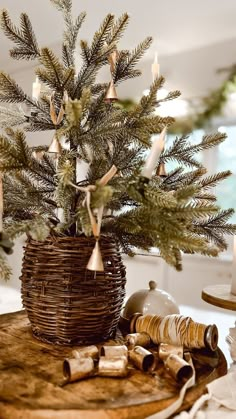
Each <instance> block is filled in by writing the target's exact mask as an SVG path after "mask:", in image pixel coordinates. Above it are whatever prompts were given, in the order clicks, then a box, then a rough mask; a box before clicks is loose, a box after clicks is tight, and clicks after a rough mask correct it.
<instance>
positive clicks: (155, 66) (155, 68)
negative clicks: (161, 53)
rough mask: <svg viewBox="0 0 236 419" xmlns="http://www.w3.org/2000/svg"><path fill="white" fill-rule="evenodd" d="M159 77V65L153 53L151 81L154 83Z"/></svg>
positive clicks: (156, 55)
mask: <svg viewBox="0 0 236 419" xmlns="http://www.w3.org/2000/svg"><path fill="white" fill-rule="evenodd" d="M159 76H160V64H159V63H158V54H157V52H155V56H154V62H153V64H152V79H153V81H155V80H156V79H157V78H158V77H159Z"/></svg>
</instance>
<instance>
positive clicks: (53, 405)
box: [0, 311, 227, 419]
mask: <svg viewBox="0 0 236 419" xmlns="http://www.w3.org/2000/svg"><path fill="white" fill-rule="evenodd" d="M0 342H1V344H0V418H1V419H13V418H14V419H31V418H32V419H43V418H48V419H54V418H55V419H59V418H60V419H95V418H96V419H100V418H101V419H107V418H112V419H115V418H117V419H123V418H129V419H132V418H133V419H134V418H136V419H138V418H139V419H141V418H145V417H147V416H149V415H152V414H154V413H156V412H158V411H161V410H163V409H164V408H166V407H167V406H169V405H170V404H171V403H173V402H174V401H175V400H176V398H177V397H178V393H179V390H180V387H179V385H178V384H177V383H175V382H174V380H173V379H172V378H170V377H169V375H168V374H167V373H166V371H165V370H164V368H163V366H161V365H160V366H159V367H158V370H157V372H156V373H154V374H146V373H145V374H144V373H142V372H140V371H138V370H136V369H131V371H130V375H129V377H128V378H127V379H113V378H103V377H95V378H91V379H89V380H85V381H80V382H76V383H73V384H68V385H66V386H64V387H62V386H61V383H62V380H63V376H62V362H63V360H64V358H65V357H68V356H70V354H71V351H72V348H71V347H70V348H68V347H66V348H65V347H60V346H50V345H48V344H44V343H42V342H40V341H37V340H36V339H35V338H33V337H32V335H31V331H30V326H29V322H28V319H27V317H26V314H25V312H23V311H21V312H17V313H11V314H4V315H2V316H0ZM195 366H196V374H197V384H196V386H194V387H193V388H192V389H190V390H189V391H188V392H187V395H186V397H185V401H184V403H183V405H182V408H181V410H185V409H187V408H189V407H190V406H191V405H192V404H193V403H194V401H195V400H196V399H197V398H198V397H200V395H201V394H202V393H203V392H204V391H205V385H206V384H207V383H209V382H210V381H212V380H214V379H215V378H218V377H220V376H222V375H224V374H226V372H227V365H226V361H225V358H224V355H223V354H222V352H221V351H220V350H219V361H218V365H217V366H216V367H210V366H209V365H208V366H207V365H205V366H200V365H197V364H196V365H195Z"/></svg>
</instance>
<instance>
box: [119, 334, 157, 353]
mask: <svg viewBox="0 0 236 419" xmlns="http://www.w3.org/2000/svg"><path fill="white" fill-rule="evenodd" d="M125 343H126V345H127V346H128V348H129V349H133V348H134V347H135V346H137V345H138V346H142V347H143V348H148V347H149V346H150V345H151V338H150V336H149V335H148V334H147V333H145V332H142V333H130V334H128V335H127V336H126V337H125Z"/></svg>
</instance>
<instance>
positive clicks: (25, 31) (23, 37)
mask: <svg viewBox="0 0 236 419" xmlns="http://www.w3.org/2000/svg"><path fill="white" fill-rule="evenodd" d="M0 22H1V28H2V29H3V31H4V33H5V35H6V36H7V37H8V38H9V39H10V40H11V41H13V42H15V43H16V44H17V45H18V47H15V48H13V49H12V50H10V55H11V57H12V58H15V59H22V58H23V59H26V60H30V59H31V60H32V59H35V58H38V57H40V52H39V48H38V44H37V40H36V37H35V34H34V32H33V29H32V25H31V22H30V19H29V17H28V16H27V14H26V13H22V14H21V16H20V29H18V28H17V27H16V26H15V25H14V24H13V23H12V21H11V19H10V16H9V14H8V11H7V10H5V9H4V10H2V12H1V17H0Z"/></svg>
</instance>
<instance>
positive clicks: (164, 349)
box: [158, 343, 184, 361]
mask: <svg viewBox="0 0 236 419" xmlns="http://www.w3.org/2000/svg"><path fill="white" fill-rule="evenodd" d="M172 354H175V355H178V356H179V357H180V358H183V357H184V348H183V346H174V345H170V344H168V343H160V345H159V348H158V358H159V359H161V360H162V361H165V360H166V359H167V358H168V356H169V355H172Z"/></svg>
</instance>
